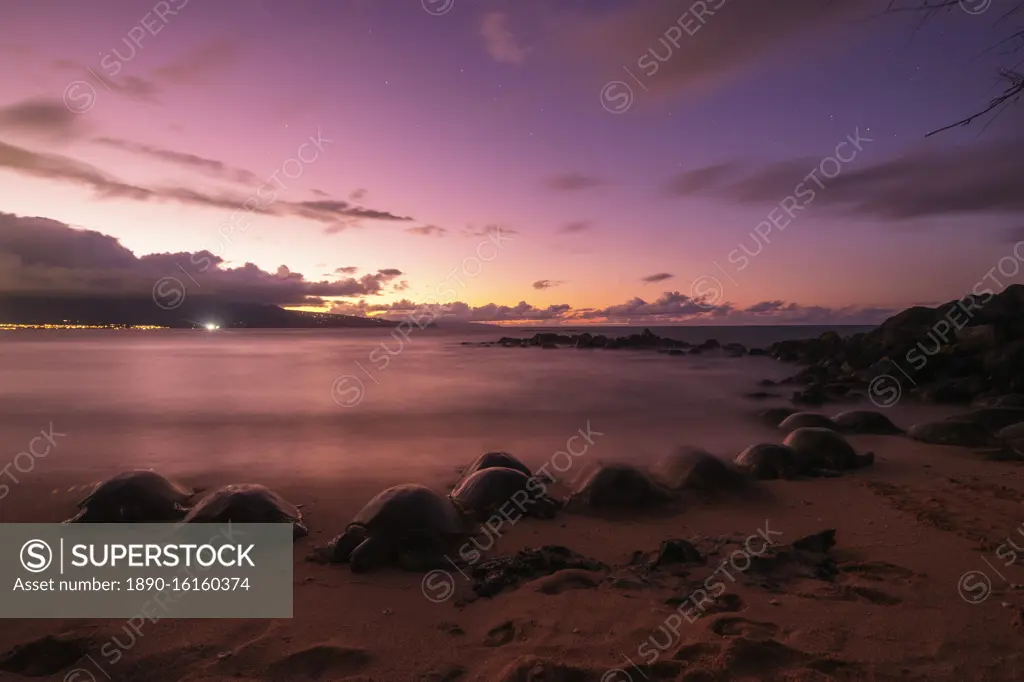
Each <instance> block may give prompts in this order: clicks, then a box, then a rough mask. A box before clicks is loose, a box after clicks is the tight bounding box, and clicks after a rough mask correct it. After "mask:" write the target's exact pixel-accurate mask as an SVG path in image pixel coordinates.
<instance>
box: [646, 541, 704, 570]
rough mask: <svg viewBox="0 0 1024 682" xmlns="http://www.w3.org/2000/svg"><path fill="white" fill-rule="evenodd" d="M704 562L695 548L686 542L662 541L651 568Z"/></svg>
mask: <svg viewBox="0 0 1024 682" xmlns="http://www.w3.org/2000/svg"><path fill="white" fill-rule="evenodd" d="M703 562H704V557H702V556H701V555H700V552H699V551H697V548H696V547H694V546H693V545H691V544H690V543H689V542H687V541H686V540H677V539H673V540H664V541H663V542H662V543H661V547H660V548H658V556H657V558H655V560H654V561H653V562H652V566H668V565H670V564H699V563H703Z"/></svg>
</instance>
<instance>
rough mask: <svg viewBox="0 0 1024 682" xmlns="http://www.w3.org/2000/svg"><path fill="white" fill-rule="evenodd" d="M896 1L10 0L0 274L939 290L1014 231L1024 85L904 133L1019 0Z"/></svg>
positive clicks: (623, 293)
mask: <svg viewBox="0 0 1024 682" xmlns="http://www.w3.org/2000/svg"><path fill="white" fill-rule="evenodd" d="M915 1H916V0H907V2H906V3H905V4H907V5H911V4H915ZM885 4H886V0H881V2H877V3H876V2H839V1H835V2H823V1H821V0H776V1H774V2H771V3H768V2H764V1H763V0H728V1H723V0H707V1H706V2H697V3H693V2H692V1H690V0H683V1H682V2H654V1H651V2H643V1H639V2H638V1H636V0H633V1H627V0H621V1H614V2H612V1H608V0H602V1H593V0H567V1H560V2H553V1H543V2H542V1H540V0H516V1H512V0H478V1H474V2H471V1H470V0H423V2H418V1H413V0H404V1H403V2H398V1H397V0H375V1H370V0H334V1H330V2H328V1H326V0H305V1H303V2H294V1H291V0H288V1H286V0H258V1H253V0H218V1H217V2H213V1H210V0H167V1H166V2H153V3H151V2H149V0H146V1H145V2H141V1H139V0H131V1H129V0H109V1H107V2H104V3H102V4H97V3H79V2H69V1H67V0H62V1H56V0H33V1H32V2H11V3H7V4H5V7H4V19H3V24H2V26H0V60H2V64H3V65H4V74H5V75H4V78H3V79H2V81H0V197H2V200H0V290H3V291H11V290H18V291H25V290H30V291H55V292H56V291H67V290H75V291H81V290H97V291H100V290H117V291H121V290H132V291H138V292H147V293H148V292H150V291H151V290H152V289H153V287H154V282H156V281H158V280H160V279H161V278H164V277H175V278H177V279H179V280H180V281H182V282H183V284H184V285H185V286H186V287H187V289H188V291H189V293H218V292H220V293H230V294H232V295H244V296H247V297H251V298H253V299H254V300H257V299H258V300H266V301H268V302H275V303H281V304H284V305H289V306H296V307H297V306H305V307H308V306H313V305H315V306H321V307H326V308H333V309H334V310H336V311H338V312H346V313H355V314H382V313H384V314H389V315H397V314H401V312H402V311H404V310H407V309H409V308H412V307H414V306H415V305H416V304H419V303H422V302H433V301H437V300H441V301H444V302H449V301H451V300H452V299H456V300H457V301H458V304H456V305H454V306H453V308H452V314H453V315H454V316H456V317H459V318H462V319H472V320H479V321H524V320H531V321H532V320H542V321H546V322H554V321H571V322H573V323H580V322H583V321H593V322H602V321H612V322H634V323H653V322H661V323H673V322H693V323H702V322H703V323H707V322H713V323H719V324H721V323H781V322H823V323H833V322H854V323H857V322H860V323H863V322H869V323H871V322H876V321H879V320H880V319H882V318H884V317H885V316H886V315H887V314H888V313H889V311H892V310H894V309H901V308H903V307H906V306H908V305H913V304H918V303H924V304H934V303H936V302H939V301H945V300H949V299H952V298H956V297H959V296H961V295H963V294H964V293H967V292H968V291H970V290H971V289H972V288H973V287H974V286H975V285H976V283H978V282H979V281H981V280H982V279H983V278H985V277H986V273H990V271H991V270H992V268H993V267H996V266H997V264H998V263H999V262H1000V259H1001V258H1005V257H1007V256H1009V257H1010V258H1011V261H1014V262H1016V264H1017V266H1019V265H1020V262H1019V261H1016V260H1014V259H1015V257H1014V247H1015V242H1016V241H1017V240H1018V239H1021V238H1024V234H1022V230H1021V229H1020V228H1021V225H1022V221H1021V213H1022V212H1024V180H1022V178H1024V172H1022V171H1024V134H1022V133H1024V127H1022V126H1021V123H1022V121H1024V115H1022V112H1021V110H1020V109H1010V110H1008V111H1007V112H1006V113H1005V114H1003V115H1002V116H1000V117H999V118H997V119H996V120H995V121H994V122H993V123H992V124H991V125H989V126H988V127H987V128H985V129H984V130H983V126H984V125H985V121H980V122H977V123H975V124H972V125H971V126H968V127H965V128H961V129H955V130H951V131H948V132H945V133H942V134H939V135H936V136H932V137H928V138H925V137H924V135H925V133H927V132H929V131H931V130H933V129H935V128H938V127H941V126H943V125H946V124H948V123H951V122H953V121H956V120H958V119H959V118H961V117H963V116H966V115H968V114H970V113H973V112H974V111H975V110H977V109H978V108H980V107H982V106H984V104H985V102H987V100H988V99H989V98H991V97H992V96H994V95H995V94H997V93H998V92H999V91H1000V89H1001V88H1000V86H999V84H998V82H997V80H996V74H997V70H998V67H1000V66H1006V65H1008V64H1010V65H1012V64H1013V63H1014V60H1013V55H1009V56H1008V55H1007V54H1006V53H1005V50H1004V51H1002V52H1000V51H995V52H992V51H990V52H987V53H986V50H987V49H988V48H989V47H991V46H992V45H993V44H994V43H996V42H997V41H998V40H999V39H1000V38H1002V37H1004V36H1005V35H1007V33H1008V31H1007V24H1006V23H1005V22H1004V23H1003V24H997V20H998V18H999V16H1000V15H1001V14H1002V13H1003V12H1005V11H1006V10H1007V9H1009V8H1010V7H1011V6H1012V0H1002V2H1001V1H1000V0H993V2H992V6H991V7H987V10H986V11H984V12H980V13H977V14H971V13H970V12H968V11H966V10H965V8H961V7H954V8H952V10H950V11H948V12H944V13H941V14H939V15H938V16H935V17H934V18H932V19H931V20H929V21H927V22H925V23H923V24H922V22H921V20H920V19H921V17H920V15H918V14H915V13H907V14H901V15H889V16H880V15H879V10H880V9H881V8H882V7H884V6H885ZM962 4H963V5H965V7H966V9H972V10H976V9H978V8H982V7H984V6H985V4H986V3H985V2H984V1H983V0H970V1H968V0H965V1H964V3H962ZM698 15H700V16H698ZM1013 20H1014V19H1012V18H1011V20H1009V22H1010V24H1011V25H1012V22H1013ZM154 33H155V35H154ZM133 41H134V42H133ZM658 59H661V60H662V61H658ZM310 138H313V139H318V138H319V139H320V140H321V141H320V143H319V146H316V145H312V144H311V143H310ZM849 138H854V139H856V140H858V141H857V143H856V144H851V143H850V142H849ZM844 141H846V142H845V143H844ZM841 143H843V144H842V146H840V147H839V148H838V149H837V145H840V144H841ZM298 157H302V160H301V161H296V160H294V159H296V158H298ZM829 157H831V159H830V158H829ZM837 157H839V160H836V159H837ZM290 159H292V160H291V161H289V160H290ZM815 169H819V170H817V171H815ZM812 171H815V175H814V176H813V177H812V178H810V179H808V178H807V177H806V176H808V174H809V173H811V172H812ZM828 176H832V177H828ZM261 188H262V189H261ZM807 190H813V192H814V193H813V195H812V194H809V193H808V191H807ZM809 197H810V198H809ZM243 206H247V207H248V208H249V209H252V210H251V211H250V210H246V209H243V208H242V207H243ZM233 214H235V215H236V220H237V222H236V223H235V225H234V226H233V227H232V226H231V224H230V222H228V221H230V220H231V216H232V215H233ZM41 219H48V220H41ZM772 222H774V224H772ZM81 230H88V231H92V232H93V233H83V232H81ZM758 232H760V235H759V234H758ZM95 233H98V234H95ZM224 235H226V236H224ZM499 241H500V242H501V244H500V248H498V247H497V246H495V244H496V242H499ZM203 252H209V253H206V254H204V253H203ZM1017 253H1018V254H1021V256H1024V248H1022V247H1020V246H1018V247H1017ZM1006 263H1009V261H1007V262H1006ZM1018 269H1019V267H1018V268H1013V267H1011V266H1010V265H1008V264H1005V263H1004V266H1003V274H1001V275H1000V274H998V272H997V273H996V277H998V278H999V281H1000V282H1001V283H1002V284H1003V285H1004V286H1005V284H1008V283H1010V282H1011V281H1021V279H1024V276H1021V275H1019V274H1017V270H1018ZM1009 272H1013V273H1014V276H1011V277H1007V276H1006V273H1009ZM300 273H301V274H300ZM990 277H991V275H990ZM986 281H989V282H990V283H991V284H992V285H993V286H994V282H992V280H991V279H989V280H986ZM520 302H524V303H520Z"/></svg>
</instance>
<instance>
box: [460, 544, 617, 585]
mask: <svg viewBox="0 0 1024 682" xmlns="http://www.w3.org/2000/svg"><path fill="white" fill-rule="evenodd" d="M569 568H575V569H581V570H585V571H603V570H606V569H607V566H605V565H604V564H602V563H601V562H599V561H595V560H593V559H588V558H587V557H585V556H583V555H581V554H577V553H576V552H574V551H572V550H571V549H568V548H567V547H561V546H559V545H545V546H543V547H539V548H537V549H524V550H522V551H520V552H517V553H516V554H512V555H507V556H500V557H495V558H493V559H488V560H487V561H483V562H481V563H479V564H476V565H475V566H473V567H472V568H470V575H471V577H472V579H473V591H474V592H475V593H476V594H477V595H478V596H480V597H493V596H494V595H496V594H498V593H499V592H501V591H502V590H504V589H506V588H514V587H516V586H517V585H519V584H520V583H521V582H525V581H530V580H535V579H537V578H540V577H543V576H546V575H551V574H552V573H556V572H558V571H563V570H565V569H569Z"/></svg>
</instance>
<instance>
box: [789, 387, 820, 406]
mask: <svg viewBox="0 0 1024 682" xmlns="http://www.w3.org/2000/svg"><path fill="white" fill-rule="evenodd" d="M826 402H828V395H827V394H826V393H825V390H824V389H823V388H822V387H821V386H818V385H812V386H808V387H807V388H806V389H805V390H803V391H794V392H793V404H794V405H824V404H825V403H826Z"/></svg>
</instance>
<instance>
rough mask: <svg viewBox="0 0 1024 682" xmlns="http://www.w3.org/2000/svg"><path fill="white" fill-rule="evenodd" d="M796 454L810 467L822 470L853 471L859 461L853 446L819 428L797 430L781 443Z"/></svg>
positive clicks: (830, 430) (835, 434)
mask: <svg viewBox="0 0 1024 682" xmlns="http://www.w3.org/2000/svg"><path fill="white" fill-rule="evenodd" d="M783 445H788V446H789V447H791V448H792V449H793V451H794V452H796V454H797V457H798V458H799V459H800V460H801V461H804V462H807V463H808V464H809V465H810V466H812V467H819V468H822V469H837V470H843V469H853V468H856V467H858V466H860V459H859V457H858V455H857V452H856V451H855V450H854V449H853V446H852V445H850V443H849V442H848V441H847V440H846V439H845V438H843V436H842V434H840V433H837V432H835V431H833V430H832V429H825V428H821V427H814V426H810V427H802V428H798V429H796V430H795V431H793V432H792V433H790V434H789V435H788V436H786V440H785V441H783Z"/></svg>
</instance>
